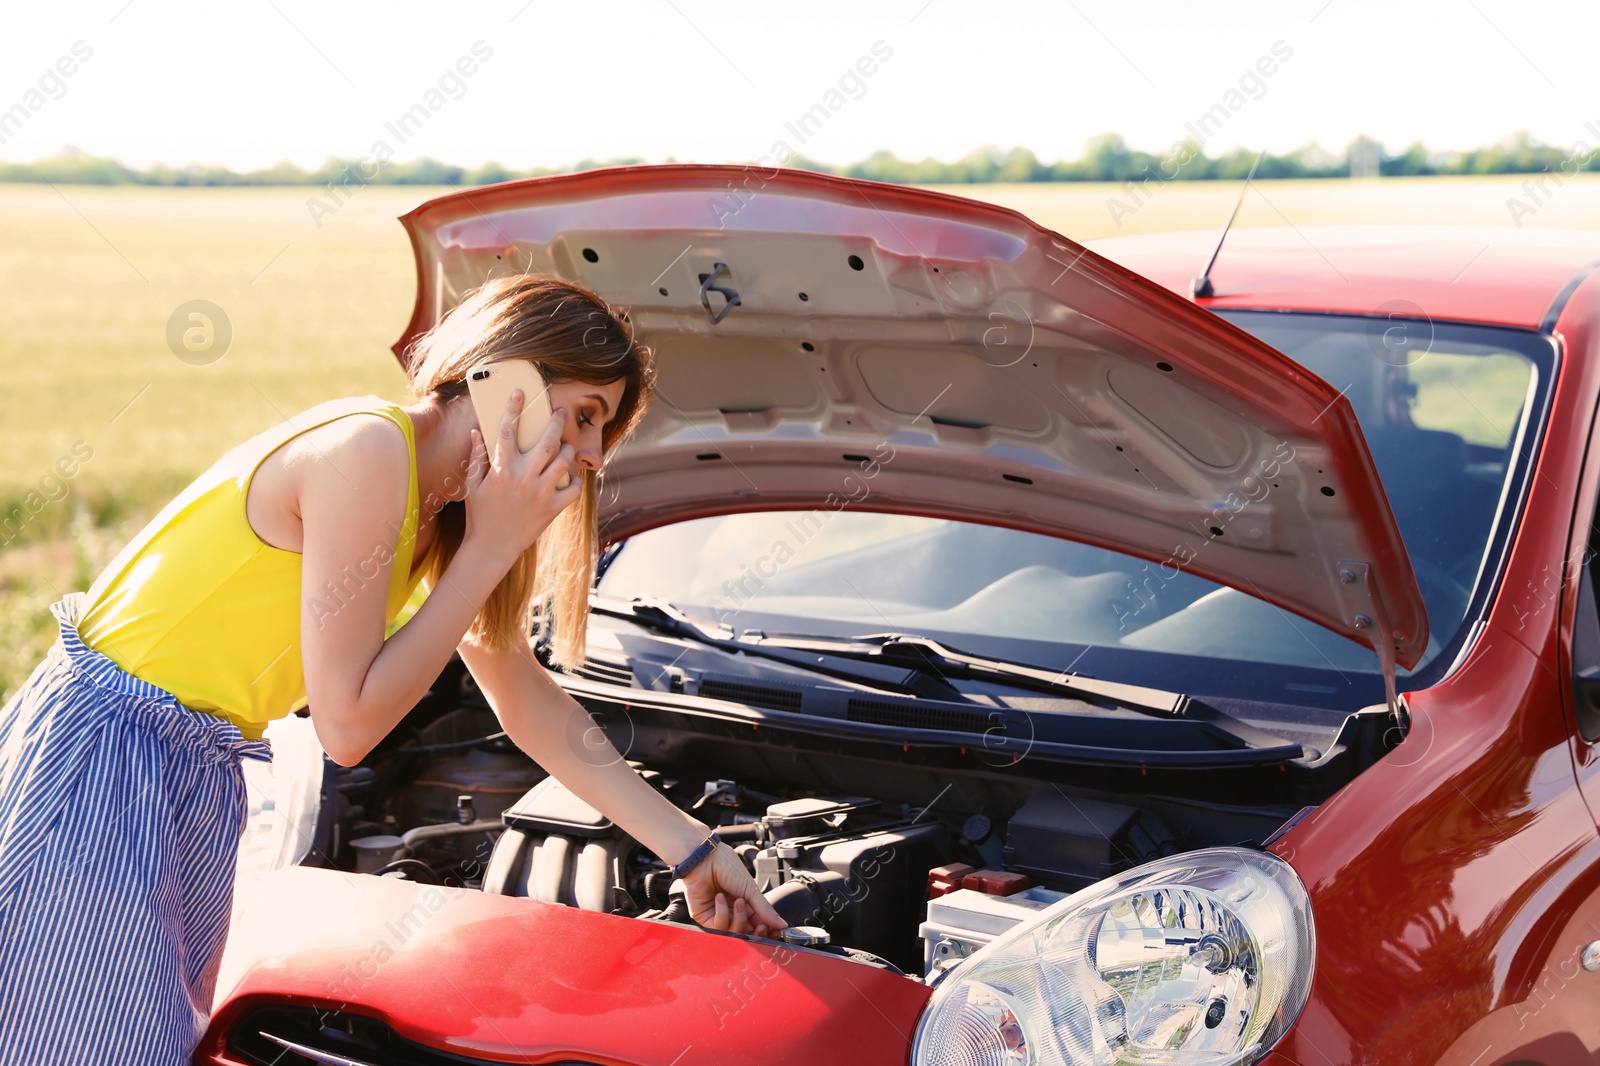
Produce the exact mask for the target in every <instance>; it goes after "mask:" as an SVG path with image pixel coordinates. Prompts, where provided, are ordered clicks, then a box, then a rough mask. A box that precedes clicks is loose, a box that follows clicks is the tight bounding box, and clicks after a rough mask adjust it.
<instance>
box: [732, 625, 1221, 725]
mask: <svg viewBox="0 0 1600 1066" xmlns="http://www.w3.org/2000/svg"><path fill="white" fill-rule="evenodd" d="M742 639H743V640H744V641H751V640H753V641H755V643H756V644H757V645H758V646H762V647H768V648H790V649H793V650H795V651H816V652H826V653H828V654H830V655H839V656H842V657H844V658H847V659H863V660H866V661H868V662H892V663H894V664H895V665H897V666H900V665H903V666H909V667H911V668H912V669H919V670H926V671H932V672H936V673H938V674H939V676H941V677H964V678H980V679H988V680H998V681H1001V682H1003V683H1005V684H1008V685H1013V686H1015V687H1017V688H1026V689H1032V690H1034V691H1037V692H1047V693H1051V694H1054V695H1062V696H1074V697H1076V698H1078V699H1081V700H1085V701H1088V702H1095V701H1101V702H1108V703H1113V704H1116V705H1117V706H1118V707H1123V708H1126V709H1127V710H1130V711H1143V712H1145V713H1147V714H1157V715H1161V716H1162V717H1164V718H1174V717H1176V718H1181V717H1183V714H1184V711H1185V709H1186V708H1187V707H1188V705H1189V697H1188V696H1186V695H1184V694H1183V693H1181V692H1168V691H1166V690H1164V689H1156V688H1145V687H1143V686H1141V685H1125V684H1122V683H1121V682H1118V681H1101V680H1100V679H1098V678H1093V677H1085V676H1083V675H1082V674H1073V673H1068V672H1067V671H1065V670H1044V669H1041V668H1039V667H1037V666H1028V665H1026V664H1024V663H1014V662H1009V661H1007V660H1005V659H990V658H986V657H984V656H981V655H971V654H969V653H967V652H964V651H959V650H957V649H955V648H952V647H950V646H949V645H946V644H940V643H939V642H938V641H936V640H934V639H933V638H931V637H924V636H918V635H915V634H908V633H894V632H889V633H869V634H865V635H863V636H852V637H828V636H815V635H811V634H805V633H795V634H787V633H777V634H773V635H771V636H768V635H766V634H761V635H759V636H755V637H751V636H749V635H746V636H745V637H743V638H742Z"/></svg>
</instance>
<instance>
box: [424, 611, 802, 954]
mask: <svg viewBox="0 0 1600 1066" xmlns="http://www.w3.org/2000/svg"><path fill="white" fill-rule="evenodd" d="M430 598H431V597H430ZM460 652H461V659H462V661H463V662H465V663H466V664H467V669H468V670H470V671H472V676H473V679H474V680H476V681H477V682H478V687H479V688H481V689H482V690H483V694H484V695H485V696H486V697H488V700H489V706H491V707H493V708H494V712H495V714H496V715H498V716H499V718H500V724H501V725H502V726H503V727H504V728H505V731H506V735H507V736H509V737H510V738H511V740H512V741H513V742H514V743H515V744H516V745H517V747H519V748H521V749H522V750H523V751H525V752H527V753H528V755H530V756H531V757H532V758H533V760H534V761H535V762H537V763H538V764H539V765H540V766H542V767H544V768H545V769H546V770H548V771H549V772H550V773H551V775H553V776H554V777H555V778H556V779H557V780H558V781H560V782H561V783H562V784H563V785H565V786H566V787H567V788H568V789H570V790H571V791H572V793H573V794H574V795H576V796H577V797H578V798H579V799H581V800H583V801H584V802H585V803H587V804H589V805H590V806H591V807H593V808H595V809H596V810H598V811H601V812H602V813H604V814H605V815H606V817H608V818H610V819H611V820H612V821H614V822H616V823H617V824H618V825H619V826H621V827H622V829H623V831H624V832H626V833H627V834H628V835H629V836H631V837H633V838H634V839H635V840H637V841H639V842H640V843H641V844H643V845H644V846H645V847H646V848H648V849H649V850H650V851H651V852H653V853H654V854H655V855H656V856H657V857H658V858H660V859H662V860H663V861H665V862H668V863H672V864H673V865H676V864H678V863H679V862H682V861H683V860H684V859H685V858H687V857H688V855H689V853H690V852H691V851H693V850H694V849H695V848H696V847H697V846H698V845H699V844H700V843H701V842H702V841H704V840H705V839H706V837H707V835H708V832H709V831H708V830H707V829H706V827H705V826H704V825H702V824H701V823H700V822H698V821H696V820H695V819H694V818H693V817H691V816H690V815H688V814H687V813H685V812H684V811H681V810H679V809H678V808H677V807H675V806H673V805H672V803H671V802H670V801H669V800H667V799H666V798H665V797H663V796H662V795H661V794H660V793H658V792H657V791H656V790H655V789H653V788H651V787H650V785H649V784H647V783H646V782H645V780H644V778H642V777H640V776H639V775H638V774H637V773H635V772H634V770H633V768H632V767H631V766H629V765H628V764H627V762H626V761H624V759H623V756H622V755H621V754H620V753H618V751H617V749H616V748H615V747H614V746H612V744H611V741H610V740H609V739H607V738H606V735H605V734H604V733H603V732H601V730H600V728H599V726H598V725H596V724H595V722H594V720H593V719H592V718H590V717H589V715H588V713H587V712H586V711H584V709H583V707H582V706H580V705H579V704H578V702H577V701H576V700H574V699H573V698H572V697H571V696H569V695H567V693H566V691H565V690H563V689H562V687H561V686H560V685H559V684H557V683H556V680H555V679H554V678H553V677H551V676H550V674H549V672H548V671H546V670H545V668H544V667H543V666H540V665H539V663H538V662H537V660H535V659H534V657H533V649H532V648H531V647H529V646H528V645H527V644H526V643H524V644H523V645H522V646H521V647H516V648H508V649H503V650H502V649H489V648H483V647H479V646H477V645H474V644H468V643H463V644H462V645H461V647H460ZM684 888H685V895H686V896H687V898H688V902H689V913H690V915H691V916H692V917H693V918H694V920H695V921H697V922H699V923H700V924H701V925H708V926H712V927H713V928H718V929H732V930H733V931H734V932H740V933H742V932H746V931H750V932H753V933H755V935H757V936H766V935H768V934H769V933H770V932H775V931H777V930H779V929H782V928H783V926H784V924H785V923H784V921H783V919H782V918H780V917H779V916H778V912H777V911H775V910H773V909H772V904H770V903H768V902H767V900H766V897H764V896H762V895H761V892H760V890H759V889H757V888H756V884H755V881H754V880H753V879H752V878H751V877H750V875H749V873H748V872H747V871H746V870H745V868H744V866H743V864H742V863H740V862H739V860H738V858H737V857H735V856H734V855H733V852H732V851H731V850H730V849H728V848H727V847H726V846H723V847H719V848H718V849H717V850H716V852H714V853H713V854H712V855H711V856H709V857H708V858H706V859H704V860H702V861H701V862H700V863H699V864H697V865H696V866H695V867H694V869H692V870H690V871H689V873H688V874H687V875H686V876H685V877H684ZM724 894H725V895H726V897H728V898H727V899H723V898H721V897H722V896H723V895H724Z"/></svg>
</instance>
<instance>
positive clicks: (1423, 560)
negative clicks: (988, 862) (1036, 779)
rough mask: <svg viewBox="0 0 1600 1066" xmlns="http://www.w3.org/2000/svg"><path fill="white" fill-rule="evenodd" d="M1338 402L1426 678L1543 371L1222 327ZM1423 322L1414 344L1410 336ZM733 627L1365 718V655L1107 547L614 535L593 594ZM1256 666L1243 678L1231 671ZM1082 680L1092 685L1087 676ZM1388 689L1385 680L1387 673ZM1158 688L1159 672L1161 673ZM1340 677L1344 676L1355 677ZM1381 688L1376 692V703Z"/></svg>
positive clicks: (820, 534) (886, 529)
mask: <svg viewBox="0 0 1600 1066" xmlns="http://www.w3.org/2000/svg"><path fill="white" fill-rule="evenodd" d="M1224 317H1227V318H1229V319H1230V320H1231V321H1234V322H1235V323H1237V324H1238V325H1240V326H1241V327H1243V328H1245V329H1246V330H1248V331H1250V332H1252V333H1255V334H1256V335H1257V336H1259V337H1261V338H1262V339H1263V340H1265V341H1266V342H1267V343H1269V344H1271V345H1273V346H1274V347H1276V348H1278V349H1279V350H1280V351H1283V352H1284V353H1285V354H1287V355H1289V356H1290V357H1292V358H1294V359H1296V360H1297V361H1299V362H1300V363H1302V364H1303V365H1305V366H1306V367H1307V368H1308V369H1310V370H1312V371H1313V372H1315V373H1317V374H1319V375H1320V376H1322V377H1323V378H1325V379H1326V380H1327V381H1329V382H1330V383H1331V384H1333V385H1335V386H1336V387H1338V388H1339V389H1341V391H1343V392H1344V394H1345V395H1346V396H1348V397H1349V399H1350V402H1351V404H1352V405H1353V407H1354V409H1355V411H1356V414H1357V417H1358V419H1359V420H1360V423H1361V426H1362V430H1363V433H1364V434H1365V435H1366V438H1367V442H1368V446H1369V448H1370V450H1371V452H1372V455H1373V459H1374V462H1375V464H1376V466H1377V468H1378V472H1379V474H1380V476H1381V477H1382V479H1383V484H1384V487H1385V490H1386V492H1387V494H1388V496H1389V500H1390V504H1391V507H1392V508H1393V509H1394V512H1395V516H1396V520H1397V522H1398V524H1399V526H1400V531H1401V535H1402V537H1403V539H1404V541H1405V545H1406V549H1407V552H1408V553H1409V554H1410V556H1411V559H1412V563H1413V567H1414V569H1415V570H1416V573H1417V576H1418V584H1419V586H1420V587H1421V590H1422V593H1423V598H1424V601H1425V604H1426V606H1427V609H1428V616H1429V624H1430V629H1431V632H1432V638H1431V639H1430V642H1429V646H1428V652H1427V655H1426V657H1425V658H1424V660H1423V661H1422V663H1420V664H1419V665H1418V667H1417V668H1416V669H1415V670H1414V671H1411V673H1412V674H1420V673H1423V672H1425V671H1427V670H1428V669H1429V667H1430V665H1431V664H1432V663H1433V661H1434V660H1436V659H1438V658H1439V656H1440V655H1441V653H1442V652H1443V651H1444V650H1445V649H1446V648H1447V647H1448V646H1450V645H1451V643H1452V641H1453V640H1454V639H1455V638H1456V637H1457V636H1458V635H1460V634H1463V633H1464V632H1465V629H1466V628H1467V625H1468V620H1469V618H1470V617H1471V616H1473V614H1474V607H1475V602H1476V601H1477V599H1479V596H1478V593H1479V590H1480V588H1482V587H1484V586H1485V582H1486V581H1487V580H1488V577H1492V575H1488V576H1485V575H1486V574H1487V573H1488V570H1489V568H1488V567H1487V566H1486V563H1487V562H1488V561H1490V560H1491V556H1492V554H1493V551H1492V549H1493V548H1494V546H1495V544H1496V543H1497V539H1503V537H1504V535H1505V531H1506V530H1507V529H1508V528H1509V525H1510V523H1511V521H1512V520H1513V519H1514V516H1515V507H1514V506H1512V507H1504V508H1503V507H1502V504H1503V502H1506V501H1510V502H1511V503H1513V504H1514V502H1515V499H1516V498H1518V496H1519V488H1518V486H1519V484H1520V481H1519V479H1520V477H1521V476H1522V474H1523V473H1524V468H1525V465H1526V464H1525V459H1526V456H1527V454H1528V453H1529V451H1530V448H1529V443H1530V441H1531V436H1530V433H1529V429H1530V421H1531V419H1530V417H1529V412H1533V411H1536V410H1540V409H1542V404H1543V401H1544V397H1545V396H1546V395H1547V393H1548V389H1549V379H1550V374H1551V372H1552V370H1553V354H1552V351H1551V349H1550V347H1549V344H1548V342H1547V341H1546V340H1544V339H1543V338H1540V337H1538V336H1537V335H1534V334H1529V333H1525V332H1522V331H1515V330H1497V329H1484V328H1477V327H1464V326H1450V325H1433V324H1426V323H1424V324H1422V325H1421V326H1416V325H1415V324H1413V326H1414V328H1413V331H1412V333H1411V334H1410V335H1409V336H1410V337H1411V339H1412V341H1416V340H1417V338H1419V337H1424V336H1425V339H1426V346H1423V345H1422V344H1421V343H1411V344H1410V345H1409V346H1399V347H1397V346H1396V345H1395V344H1394V343H1393V340H1394V335H1393V334H1392V333H1390V334H1388V335H1387V336H1386V335H1385V333H1384V330H1385V329H1392V323H1391V322H1389V321H1388V320H1384V319H1364V318H1356V317H1352V316H1333V315H1290V314H1281V313H1263V312H1230V313H1228V314H1227V315H1225V316H1224ZM1424 326H1425V329H1424V328H1423V327H1424ZM598 591H599V592H601V593H602V594H604V595H608V596H613V597H616V598H620V599H627V598H629V597H630V596H633V595H648V596H654V597H659V598H662V599H665V600H667V601H669V602H672V603H674V604H677V605H679V606H680V607H683V608H684V609H686V610H694V611H698V612H699V613H701V614H703V615H705V616H708V617H714V618H717V619H719V620H721V621H724V622H726V623H728V624H729V625H732V626H733V627H734V628H735V629H736V630H737V629H740V628H746V627H754V628H771V627H774V626H777V627H780V628H790V629H793V630H804V631H827V632H832V633H839V634H844V633H873V632H883V631H885V630H890V629H893V630H898V631H902V632H918V633H924V634H928V635H934V636H939V637H942V638H943V639H945V640H948V641H950V642H951V643H953V644H956V645H958V646H964V647H967V648H970V649H971V650H973V651H975V652H981V653H983V654H996V655H1006V654H1007V653H1008V647H1007V644H1008V643H1009V645H1010V647H1009V655H1010V657H1012V658H1017V659H1020V660H1025V661H1032V662H1048V663H1050V664H1052V665H1058V666H1060V667H1062V668H1065V666H1066V665H1067V664H1068V663H1069V662H1071V663H1076V664H1078V665H1077V666H1076V667H1075V668H1076V669H1079V670H1080V671H1083V672H1094V673H1095V674H1096V676H1105V677H1112V678H1115V679H1118V680H1132V681H1142V682H1143V683H1146V684H1156V683H1158V682H1157V681H1156V680H1155V678H1156V677H1157V676H1158V674H1159V673H1160V671H1157V673H1156V674H1153V673H1152V672H1151V671H1152V669H1153V668H1155V667H1156V666H1157V664H1158V663H1161V664H1165V667H1166V670H1167V673H1168V676H1167V678H1166V680H1164V681H1161V682H1159V683H1160V684H1162V686H1163V687H1178V688H1182V689H1184V690H1185V691H1190V692H1197V691H1205V692H1210V693H1218V694H1229V693H1232V694H1234V695H1237V696H1239V698H1251V699H1261V698H1270V699H1293V698H1298V697H1306V698H1317V699H1322V700H1323V702H1325V703H1326V702H1331V703H1337V704H1341V705H1342V704H1345V703H1350V702H1353V703H1355V705H1363V704H1362V701H1365V702H1368V703H1370V702H1376V700H1377V699H1378V698H1381V697H1378V696H1375V695H1374V692H1375V691H1381V684H1380V683H1378V682H1377V678H1378V665H1377V661H1376V657H1375V656H1374V655H1373V654H1372V652H1371V651H1370V650H1368V649H1367V648H1365V647H1363V646H1361V645H1359V644H1356V643H1355V642H1353V641H1350V640H1347V639H1346V638H1344V637H1342V636H1340V635H1338V634H1336V633H1334V632H1332V631H1330V630H1327V629H1324V628H1322V627H1320V626H1317V625H1315V624H1314V623H1311V622H1308V621H1305V620H1304V619H1302V618H1299V617H1298V616H1294V615H1291V614H1289V613H1288V612H1285V611H1283V610H1281V609H1279V608H1277V607H1275V606H1273V605H1271V604H1268V603H1266V602H1265V601H1263V600H1260V599H1258V598H1256V597H1254V596H1251V595H1248V594H1246V593H1243V592H1239V591H1237V590H1234V589H1231V588H1226V587H1222V586H1219V585H1217V584H1215V583H1213V582H1210V581H1207V580H1204V579H1202V578H1198V577H1195V576H1193V575H1191V574H1188V573H1185V572H1182V571H1181V570H1176V569H1172V568H1162V567H1157V566H1155V565H1153V564H1149V563H1146V562H1145V561H1143V560H1142V559H1137V558H1134V557H1132V556H1128V555H1123V554H1121V553H1118V552H1115V551H1109V550H1106V549H1102V548H1096V547H1091V546H1088V545H1084V544H1077V543H1074V542H1071V541H1066V540H1062V539H1059V538H1055V537H1049V536H1043V535H1039V534H1032V533H1025V532H1020V531H1017V530H1012V529H1006V528H1002V527H999V526H988V525H982V524H978V523H969V522H955V521H943V520H938V519H929V518H921V517H912V516H903V515H890V514H879V513H869V512H864V511H859V510H852V509H851V508H849V507H848V506H846V507H844V508H843V509H841V510H837V511H832V510H828V509H821V508H819V509H817V510H813V511H806V512H801V511H769V512H756V513H748V514H740V515H729V516H721V517H713V518H703V519H696V520H692V521H686V522H680V523H677V524H675V525H672V526H667V527H663V528H660V529H656V530H652V531H649V532H646V533H642V534H639V535H637V536H635V537H633V538H631V539H630V540H629V541H628V542H627V543H626V544H625V545H623V546H622V548H621V549H620V550H619V551H618V552H617V553H616V555H615V556H614V558H613V559H612V561H611V562H610V564H609V566H608V568H607V569H606V571H605V573H604V574H603V576H602V578H601V579H600V582H599V588H598ZM1241 663H1243V664H1254V665H1257V666H1261V667H1269V666H1270V667H1274V668H1277V670H1276V672H1274V671H1272V670H1253V671H1241V670H1240V669H1239V668H1238V664H1241ZM1091 667H1092V671H1091V669H1090V668H1091ZM1405 674H1406V672H1404V671H1403V672H1402V676H1405ZM1172 675H1177V676H1175V677H1174V676H1172ZM1353 678H1355V679H1358V680H1352V679H1353ZM1375 684H1378V685H1379V687H1378V688H1377V689H1376V690H1375V689H1374V685H1375Z"/></svg>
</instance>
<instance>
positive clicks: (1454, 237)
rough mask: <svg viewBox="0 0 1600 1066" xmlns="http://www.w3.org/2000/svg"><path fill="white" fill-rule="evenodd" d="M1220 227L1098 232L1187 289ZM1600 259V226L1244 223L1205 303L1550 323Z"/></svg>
mask: <svg viewBox="0 0 1600 1066" xmlns="http://www.w3.org/2000/svg"><path fill="white" fill-rule="evenodd" d="M1219 235H1220V232H1219V231H1218V230H1191V231H1187V232H1181V233H1159V234H1149V235H1143V236H1132V237H1110V238H1105V239H1102V240H1097V241H1088V242H1086V246H1087V247H1089V248H1091V249H1093V250H1094V251H1095V252H1097V253H1098V254H1100V255H1103V256H1105V257H1106V258H1107V259H1110V260H1111V261H1113V262H1115V263H1118V264H1120V265H1122V266H1125V267H1127V268H1128V269H1130V270H1132V271H1134V272H1136V273H1139V274H1143V275H1144V276H1145V277H1147V278H1149V279H1150V280H1152V281H1154V282H1156V283H1158V284H1160V285H1162V286H1164V287H1166V288H1168V289H1171V290H1173V291H1174V292H1177V293H1179V294H1181V295H1183V296H1188V295H1189V294H1190V291H1191V290H1190V286H1191V284H1192V283H1193V281H1194V279H1195V277H1196V276H1197V275H1199V273H1200V271H1201V269H1202V268H1203V267H1204V266H1205V263H1206V260H1207V259H1208V258H1209V257H1210V256H1211V253H1212V251H1213V250H1215V248H1216V246H1217V238H1218V236H1219ZM1597 266H1600V230H1533V229H1515V228H1511V227H1492V226H1477V227H1468V226H1337V227H1335V226H1300V227H1295V226H1280V227H1268V228H1259V229H1236V230H1233V231H1232V232H1230V233H1229V234H1228V238H1227V242H1226V243H1225V244H1224V246H1223V248H1222V253H1221V255H1219V256H1218V258H1217V263H1216V266H1215V267H1214V268H1213V269H1212V271H1211V282H1212V285H1213V286H1214V287H1215V290H1216V294H1215V295H1214V296H1211V297H1207V298H1204V299H1200V300H1197V301H1196V302H1197V303H1199V304H1200V305H1201V306H1203V307H1209V308H1213V309H1225V308H1268V309H1272V310H1281V311H1323V312H1342V313H1350V314H1383V315H1387V314H1396V315H1400V316H1404V317H1423V316H1426V317H1428V318H1431V319H1435V320H1440V321H1445V320H1454V321H1462V322H1482V323H1489V324H1494V325H1503V326H1520V327H1524V328H1529V329H1542V330H1545V331H1547V332H1548V331H1549V330H1551V329H1552V328H1553V327H1554V324H1555V317H1556V314H1557V313H1558V312H1559V311H1560V308H1561V305H1562V303H1564V302H1565V298H1566V296H1567V295H1568V294H1569V293H1570V292H1571V291H1572V289H1573V288H1574V287H1576V283H1577V281H1579V280H1581V279H1582V278H1583V277H1584V276H1586V275H1587V274H1588V273H1589V272H1590V271H1592V270H1594V269H1595V268H1596V267H1597Z"/></svg>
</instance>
